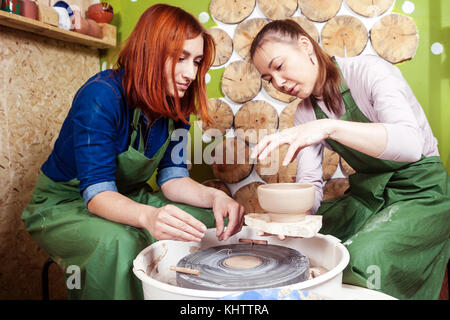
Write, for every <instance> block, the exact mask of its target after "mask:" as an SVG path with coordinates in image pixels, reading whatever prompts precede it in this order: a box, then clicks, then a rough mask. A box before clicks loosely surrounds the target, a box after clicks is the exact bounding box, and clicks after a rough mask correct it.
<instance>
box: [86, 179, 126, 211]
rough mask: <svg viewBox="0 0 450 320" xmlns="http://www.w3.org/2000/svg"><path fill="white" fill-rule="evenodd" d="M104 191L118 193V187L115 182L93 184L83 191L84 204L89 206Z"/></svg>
mask: <svg viewBox="0 0 450 320" xmlns="http://www.w3.org/2000/svg"><path fill="white" fill-rule="evenodd" d="M103 191H116V192H118V191H117V186H116V182H115V181H105V182H99V183H96V184H91V185H90V186H88V187H87V188H86V189H84V191H83V201H84V204H85V205H86V207H87V205H88V203H89V201H91V199H92V198H93V197H94V196H96V195H97V194H99V193H100V192H103Z"/></svg>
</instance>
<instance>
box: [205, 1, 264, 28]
mask: <svg viewBox="0 0 450 320" xmlns="http://www.w3.org/2000/svg"><path fill="white" fill-rule="evenodd" d="M255 5H256V0H233V1H231V0H211V2H210V3H209V12H210V13H211V15H212V16H213V17H214V18H215V19H217V20H219V21H222V22H223V23H239V22H241V21H242V20H244V19H245V18H247V17H248V16H249V15H250V14H251V13H252V12H253V9H254V8H255Z"/></svg>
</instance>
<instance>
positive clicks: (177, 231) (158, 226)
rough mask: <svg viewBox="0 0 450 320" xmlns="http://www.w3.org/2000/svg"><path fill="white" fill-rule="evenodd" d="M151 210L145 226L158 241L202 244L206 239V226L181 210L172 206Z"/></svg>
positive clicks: (144, 223)
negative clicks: (204, 238)
mask: <svg viewBox="0 0 450 320" xmlns="http://www.w3.org/2000/svg"><path fill="white" fill-rule="evenodd" d="M149 208H151V209H152V211H151V212H149V213H148V214H147V215H146V219H145V221H144V222H143V225H144V227H145V228H146V229H147V230H148V231H149V232H150V234H151V235H152V236H153V237H155V238H156V239H158V240H179V241H196V242H200V241H201V239H202V238H203V237H204V235H205V231H206V226H205V225H204V224H203V223H202V222H200V221H199V220H197V219H195V218H194V217H193V216H191V215H190V214H189V213H187V212H185V211H183V210H181V209H180V208H178V207H176V206H174V205H171V204H168V205H165V206H163V207H161V208H153V207H149Z"/></svg>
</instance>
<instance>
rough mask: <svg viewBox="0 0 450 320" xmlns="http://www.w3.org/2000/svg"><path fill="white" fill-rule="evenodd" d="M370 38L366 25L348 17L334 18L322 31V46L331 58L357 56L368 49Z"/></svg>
mask: <svg viewBox="0 0 450 320" xmlns="http://www.w3.org/2000/svg"><path fill="white" fill-rule="evenodd" d="M368 38H369V37H368V33H367V29H366V27H365V26H364V24H363V23H362V22H361V21H360V20H359V19H358V18H355V17H352V16H347V15H343V16H337V17H334V18H333V19H331V20H330V21H328V22H327V23H326V24H325V25H324V27H323V29H322V45H323V48H324V49H325V51H326V52H327V53H328V54H329V55H331V56H339V57H354V56H357V55H359V54H360V53H361V52H362V51H363V50H364V48H365V47H366V45H367V40H368Z"/></svg>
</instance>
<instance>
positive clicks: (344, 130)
mask: <svg viewBox="0 0 450 320" xmlns="http://www.w3.org/2000/svg"><path fill="white" fill-rule="evenodd" d="M327 126H328V127H327V131H328V136H329V139H332V140H334V141H337V142H339V143H341V144H343V145H345V146H347V147H350V148H352V149H355V150H358V151H360V152H362V153H365V154H367V155H369V156H372V157H375V158H377V157H378V156H380V155H381V154H382V153H383V152H384V150H385V149H386V145H387V132H386V128H385V127H384V126H383V125H382V124H381V123H362V122H350V121H344V120H334V119H329V120H328V123H327Z"/></svg>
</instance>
